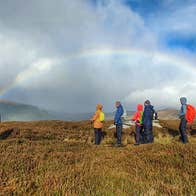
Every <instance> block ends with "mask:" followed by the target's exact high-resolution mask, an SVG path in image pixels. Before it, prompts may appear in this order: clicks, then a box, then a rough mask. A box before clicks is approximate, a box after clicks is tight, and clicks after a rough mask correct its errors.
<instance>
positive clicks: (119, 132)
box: [114, 101, 124, 146]
mask: <svg viewBox="0 0 196 196" xmlns="http://www.w3.org/2000/svg"><path fill="white" fill-rule="evenodd" d="M116 108H117V109H116V113H115V117H114V125H116V137H117V141H116V146H121V138H122V129H123V122H122V115H123V113H124V110H123V107H122V105H121V103H120V101H117V102H116Z"/></svg>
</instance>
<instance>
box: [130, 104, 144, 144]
mask: <svg viewBox="0 0 196 196" xmlns="http://www.w3.org/2000/svg"><path fill="white" fill-rule="evenodd" d="M142 116H143V105H141V104H138V105H137V112H135V114H134V116H133V117H132V120H133V121H135V133H136V137H135V141H136V143H135V145H140V144H142V143H143V123H142Z"/></svg>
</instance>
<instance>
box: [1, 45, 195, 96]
mask: <svg viewBox="0 0 196 196" xmlns="http://www.w3.org/2000/svg"><path fill="white" fill-rule="evenodd" d="M112 55H120V56H122V57H125V56H126V57H129V56H130V57H133V56H141V57H147V58H153V59H154V60H157V61H159V62H166V63H170V64H172V65H174V66H177V67H179V68H184V69H187V68H188V69H189V70H190V71H191V72H193V73H195V72H196V66H195V65H193V64H192V63H191V62H189V61H187V60H185V59H183V58H179V57H176V56H173V55H170V54H167V53H161V52H157V51H150V50H149V51H146V50H141V49H130V48H123V49H122V48H106V47H102V48H98V49H86V50H81V51H78V52H74V53H70V54H67V55H65V57H63V58H62V59H61V61H63V62H65V63H66V62H71V61H75V60H77V59H80V58H90V57H92V58H93V57H101V58H104V57H108V56H109V57H111V58H112ZM51 61H52V62H53V63H54V62H55V61H53V60H51ZM43 64H44V65H43V66H42V68H41V71H44V69H47V68H48V67H49V66H50V68H51V67H52V65H51V64H50V63H48V62H47V63H45V62H43ZM35 65H36V66H37V67H36V66H35ZM38 66H40V64H39V63H38V64H36V63H35V64H32V65H31V66H29V67H28V68H27V69H26V70H24V71H22V72H21V73H19V74H18V75H17V76H16V78H15V79H14V80H13V81H12V82H11V83H9V84H7V85H6V86H4V87H3V88H1V89H0V97H2V96H3V95H4V94H5V93H7V92H9V91H11V90H12V89H13V88H14V87H16V86H17V85H19V84H20V83H22V82H23V81H25V80H28V78H30V77H32V76H33V75H35V74H37V73H39V71H40V68H39V67H38ZM130 66H131V65H130Z"/></svg>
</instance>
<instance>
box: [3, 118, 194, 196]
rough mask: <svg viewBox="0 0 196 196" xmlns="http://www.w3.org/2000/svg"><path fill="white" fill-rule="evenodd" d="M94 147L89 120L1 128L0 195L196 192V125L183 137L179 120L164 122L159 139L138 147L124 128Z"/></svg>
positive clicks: (158, 131) (107, 134)
mask: <svg viewBox="0 0 196 196" xmlns="http://www.w3.org/2000/svg"><path fill="white" fill-rule="evenodd" d="M111 123H112V122H109V121H108V122H106V123H105V128H104V132H105V138H104V140H103V141H102V144H101V145H100V146H98V147H97V146H94V145H93V129H92V127H91V124H90V123H89V122H88V121H83V122H62V121H41V122H29V123H26V122H25V123H22V122H10V123H2V124H1V128H0V157H1V159H0V195H13V194H14V195H30V194H36V195H49V194H51V195H196V137H195V130H196V126H195V127H194V126H193V127H192V130H190V131H189V135H190V136H189V139H190V143H189V144H187V145H183V144H181V143H180V141H179V134H178V122H177V121H161V124H162V126H163V127H164V128H163V129H159V128H155V130H154V132H155V136H156V138H155V143H154V144H150V145H141V146H138V147H135V146H133V144H134V138H133V136H130V132H131V131H133V130H134V127H132V128H131V130H128V129H127V130H124V134H123V144H124V147H123V148H114V147H113V146H112V144H113V143H114V142H115V138H114V130H108V129H107V127H108V126H109V125H110V124H111Z"/></svg>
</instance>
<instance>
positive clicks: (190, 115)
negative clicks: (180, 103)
mask: <svg viewBox="0 0 196 196" xmlns="http://www.w3.org/2000/svg"><path fill="white" fill-rule="evenodd" d="M195 116H196V110H195V108H194V106H192V105H189V104H188V105H187V112H186V120H187V121H188V123H193V121H194V119H195Z"/></svg>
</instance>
